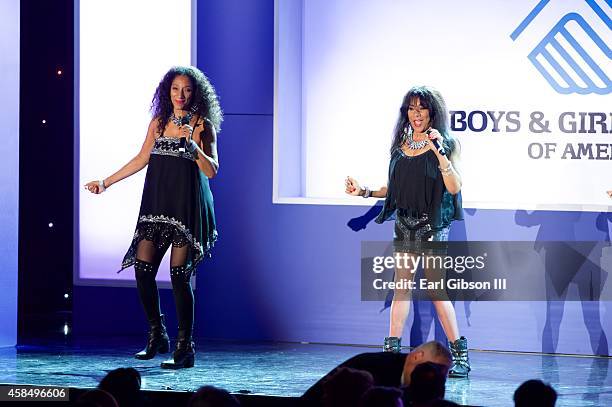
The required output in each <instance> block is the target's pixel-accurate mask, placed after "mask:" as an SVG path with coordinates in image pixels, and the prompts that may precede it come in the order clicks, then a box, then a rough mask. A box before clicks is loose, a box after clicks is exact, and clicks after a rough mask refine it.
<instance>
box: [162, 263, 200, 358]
mask: <svg viewBox="0 0 612 407" xmlns="http://www.w3.org/2000/svg"><path fill="white" fill-rule="evenodd" d="M170 279H171V281H172V294H173V295H174V304H175V305H176V315H177V318H178V335H177V337H176V349H175V350H174V353H173V354H172V358H171V359H169V360H166V361H164V362H162V364H161V367H162V368H164V369H182V368H188V367H193V364H194V362H195V344H194V342H193V338H192V333H193V291H192V289H191V270H189V269H187V267H185V266H176V267H171V268H170Z"/></svg>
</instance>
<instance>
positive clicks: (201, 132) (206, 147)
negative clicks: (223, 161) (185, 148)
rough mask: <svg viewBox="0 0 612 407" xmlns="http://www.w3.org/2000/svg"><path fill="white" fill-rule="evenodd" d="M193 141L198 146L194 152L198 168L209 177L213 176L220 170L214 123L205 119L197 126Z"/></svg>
mask: <svg viewBox="0 0 612 407" xmlns="http://www.w3.org/2000/svg"><path fill="white" fill-rule="evenodd" d="M193 141H195V143H196V145H197V148H196V150H195V151H194V152H193V154H194V156H195V159H196V164H197V165H198V168H199V169H200V170H201V171H202V172H203V173H204V175H206V176H207V177H208V178H213V177H214V176H215V175H217V172H218V171H219V157H218V155H217V131H216V130H215V127H214V126H213V124H212V123H211V122H210V121H208V120H205V122H204V123H203V125H201V126H196V128H195V130H194V132H193Z"/></svg>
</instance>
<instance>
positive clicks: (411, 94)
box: [391, 86, 457, 156]
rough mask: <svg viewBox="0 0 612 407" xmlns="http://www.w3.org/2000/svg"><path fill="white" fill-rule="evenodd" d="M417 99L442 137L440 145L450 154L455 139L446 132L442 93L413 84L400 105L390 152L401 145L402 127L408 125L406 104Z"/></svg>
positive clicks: (446, 112) (446, 113)
mask: <svg viewBox="0 0 612 407" xmlns="http://www.w3.org/2000/svg"><path fill="white" fill-rule="evenodd" d="M414 99H419V102H420V103H421V106H423V107H424V108H426V109H428V110H429V124H430V126H431V127H433V128H434V129H436V130H438V131H439V132H440V134H441V135H442V138H443V139H444V141H443V143H442V145H443V146H444V149H445V150H446V151H448V155H449V156H450V155H451V154H452V153H453V151H455V148H456V147H457V140H456V139H455V138H454V137H453V136H452V135H451V134H450V133H449V132H448V123H447V118H448V111H447V110H446V103H444V99H443V98H442V95H441V94H440V92H438V91H437V90H435V89H433V88H431V87H428V86H415V87H413V88H410V90H408V93H406V95H405V96H404V100H403V101H402V106H401V107H400V112H399V117H398V119H397V123H396V124H395V130H394V131H393V142H392V143H391V154H393V152H394V151H395V150H396V149H397V148H399V146H401V145H402V143H403V142H404V141H405V140H404V127H406V125H408V106H409V105H410V101H412V100H414Z"/></svg>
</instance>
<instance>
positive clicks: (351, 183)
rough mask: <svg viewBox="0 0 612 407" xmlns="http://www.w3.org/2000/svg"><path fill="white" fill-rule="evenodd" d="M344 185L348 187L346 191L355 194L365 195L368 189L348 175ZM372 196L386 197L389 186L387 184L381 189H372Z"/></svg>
mask: <svg viewBox="0 0 612 407" xmlns="http://www.w3.org/2000/svg"><path fill="white" fill-rule="evenodd" d="M344 185H345V187H346V189H345V192H346V193H347V194H349V195H353V196H365V192H366V190H365V189H364V188H361V187H360V186H359V183H358V182H357V180H355V179H354V178H352V177H346V180H345V182H344ZM370 196H372V197H374V198H385V197H386V196H387V186H386V185H385V186H384V187H380V189H377V190H371V193H370Z"/></svg>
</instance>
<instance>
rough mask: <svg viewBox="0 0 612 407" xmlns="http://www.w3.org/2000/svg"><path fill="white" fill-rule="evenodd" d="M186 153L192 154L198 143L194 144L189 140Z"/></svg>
mask: <svg viewBox="0 0 612 407" xmlns="http://www.w3.org/2000/svg"><path fill="white" fill-rule="evenodd" d="M186 147H187V151H189V152H190V153H193V152H194V151H196V150H197V148H198V143H196V142H195V141H193V139H191V140H189V143H188V144H187V146H186Z"/></svg>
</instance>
